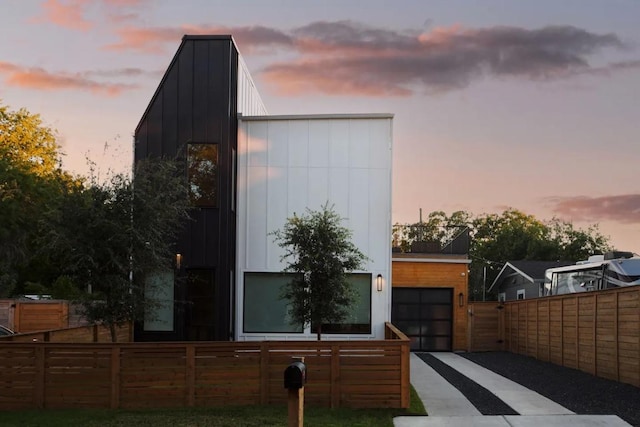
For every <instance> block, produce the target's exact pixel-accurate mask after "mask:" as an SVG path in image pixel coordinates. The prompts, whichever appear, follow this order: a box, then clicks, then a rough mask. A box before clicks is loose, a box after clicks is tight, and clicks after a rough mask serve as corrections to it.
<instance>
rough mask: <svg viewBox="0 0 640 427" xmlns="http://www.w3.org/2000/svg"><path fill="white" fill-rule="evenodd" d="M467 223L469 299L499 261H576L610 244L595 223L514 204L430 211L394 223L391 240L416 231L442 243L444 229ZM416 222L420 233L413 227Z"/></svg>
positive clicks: (410, 238)
mask: <svg viewBox="0 0 640 427" xmlns="http://www.w3.org/2000/svg"><path fill="white" fill-rule="evenodd" d="M455 226H458V227H462V226H466V227H469V229H470V231H471V233H470V234H471V245H470V248H469V257H470V258H471V260H472V263H471V269H470V270H471V271H470V273H469V287H470V289H469V294H470V298H471V299H480V298H481V296H482V294H483V286H488V284H490V283H492V282H493V280H494V279H495V277H496V276H497V275H498V273H499V272H500V269H501V268H502V267H503V265H504V263H505V262H507V261H512V260H539V261H558V260H561V261H571V262H575V261H579V260H582V259H586V258H588V257H589V256H590V255H593V254H598V253H604V252H606V251H608V250H610V249H611V245H610V243H609V239H608V238H607V237H605V236H603V235H602V234H600V232H599V230H598V227H597V225H592V226H590V227H588V228H587V229H586V230H582V229H576V228H575V227H574V226H573V224H572V223H570V222H566V221H562V220H560V219H558V218H553V219H552V220H551V221H542V220H539V219H537V218H536V217H535V216H533V215H528V214H526V213H524V212H521V211H519V210H517V209H507V210H505V211H503V212H502V213H501V214H495V213H492V214H483V215H478V216H473V215H472V214H471V213H469V212H465V211H458V212H454V213H453V214H451V216H447V215H446V214H445V213H444V212H442V211H435V212H431V213H430V214H429V215H428V217H427V221H426V222H419V223H417V224H409V225H402V224H396V225H395V226H394V238H396V237H397V236H398V238H397V239H396V241H394V246H395V245H397V244H398V243H399V246H400V247H402V249H403V250H405V251H406V250H409V249H410V248H411V243H412V242H415V241H416V240H418V239H419V238H420V237H421V236H422V237H423V238H426V239H435V240H438V241H440V242H442V243H443V244H444V243H446V239H447V238H448V237H449V236H448V235H447V233H446V230H447V229H455ZM418 227H422V230H421V232H422V234H419V233H416V232H415V231H414V230H415V229H416V228H418Z"/></svg>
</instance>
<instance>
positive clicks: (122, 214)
mask: <svg viewBox="0 0 640 427" xmlns="http://www.w3.org/2000/svg"><path fill="white" fill-rule="evenodd" d="M180 170H181V169H180V164H179V163H178V162H177V161H175V160H165V159H148V160H144V161H141V162H138V164H137V166H136V170H135V173H134V178H133V179H130V178H129V177H128V176H125V175H122V174H117V175H114V176H112V177H111V179H110V180H108V181H107V182H105V183H98V182H96V181H95V180H93V181H92V183H91V185H90V186H88V187H87V188H85V189H84V190H83V191H79V192H73V193H69V194H68V195H67V199H66V200H65V201H64V203H61V204H59V205H58V206H57V207H56V208H55V209H52V210H50V211H49V212H48V213H47V218H46V226H47V229H48V230H49V231H48V232H47V233H44V234H43V235H42V236H41V239H40V241H41V244H42V246H43V247H44V248H46V250H47V251H48V252H50V253H58V254H63V255H62V260H61V261H62V262H61V265H60V267H61V273H62V274H65V275H67V276H68V277H69V280H70V281H71V282H73V283H78V284H84V285H86V286H87V288H88V290H89V291H90V292H89V293H84V294H83V295H84V297H83V298H81V301H80V302H81V303H82V305H83V308H84V313H83V314H84V315H85V316H87V318H88V320H89V321H90V322H95V323H99V324H104V325H106V326H109V327H110V329H111V332H112V339H114V340H115V326H116V325H117V324H119V323H122V322H126V321H135V320H141V319H143V318H144V315H145V311H146V312H147V315H149V312H153V310H154V309H155V308H157V307H156V305H154V302H153V301H152V300H149V299H147V300H146V301H145V277H147V275H152V274H154V273H157V272H160V271H166V270H170V269H172V268H173V252H174V251H173V250H172V246H173V242H175V240H176V238H177V235H178V233H179V232H180V230H181V227H182V226H183V225H184V222H185V219H186V218H187V217H188V201H187V191H186V182H185V180H184V178H183V177H182V176H181V174H180V172H179V171H180ZM148 290H149V289H148V288H147V291H148Z"/></svg>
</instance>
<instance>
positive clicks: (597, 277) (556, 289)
mask: <svg viewBox="0 0 640 427" xmlns="http://www.w3.org/2000/svg"><path fill="white" fill-rule="evenodd" d="M633 285H640V256H638V255H637V254H634V253H632V252H620V251H613V252H607V253H606V254H604V255H594V256H591V257H589V259H588V260H587V261H579V262H577V263H576V264H575V265H568V266H565V267H555V268H550V269H548V270H547V271H546V272H545V295H560V294H570V293H575V292H586V291H595V290H601V289H609V288H617V287H621V286H633Z"/></svg>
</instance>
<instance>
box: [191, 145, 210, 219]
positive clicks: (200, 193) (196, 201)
mask: <svg viewBox="0 0 640 427" xmlns="http://www.w3.org/2000/svg"><path fill="white" fill-rule="evenodd" d="M187 178H188V180H189V199H190V200H191V204H192V205H193V206H197V207H218V144H188V145H187Z"/></svg>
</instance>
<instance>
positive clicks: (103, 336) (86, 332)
mask: <svg viewBox="0 0 640 427" xmlns="http://www.w3.org/2000/svg"><path fill="white" fill-rule="evenodd" d="M116 338H117V341H118V342H131V341H133V326H132V325H131V324H130V323H128V324H124V325H122V326H120V327H118V328H117V329H116ZM8 341H13V342H71V343H83V342H111V331H109V328H108V327H105V326H99V325H87V326H77V327H75V328H65V329H53V330H49V331H38V332H26V333H22V334H16V335H6V336H0V345H1V344H2V343H3V342H8ZM0 369H2V368H0ZM1 374H2V372H1V371H0V375H1Z"/></svg>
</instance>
